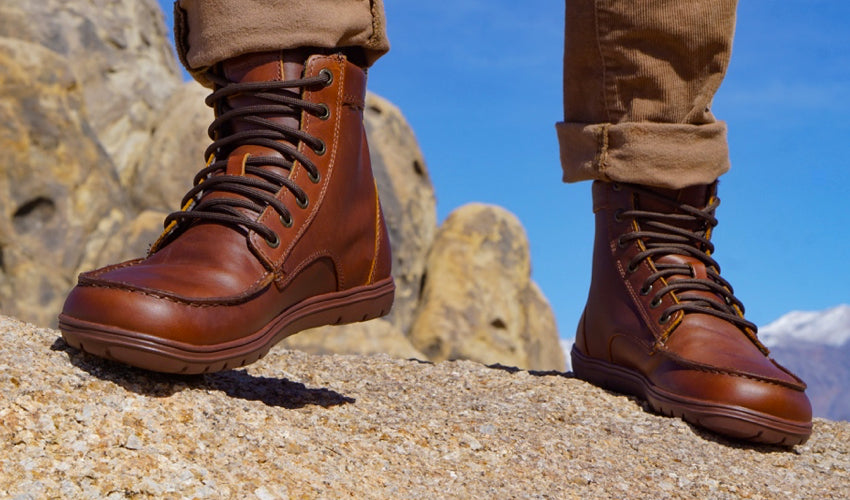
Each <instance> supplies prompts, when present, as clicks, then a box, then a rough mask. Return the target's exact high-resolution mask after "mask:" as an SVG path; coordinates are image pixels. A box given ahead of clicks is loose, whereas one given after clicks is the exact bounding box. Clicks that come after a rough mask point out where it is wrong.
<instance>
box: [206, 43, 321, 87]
mask: <svg viewBox="0 0 850 500" xmlns="http://www.w3.org/2000/svg"><path fill="white" fill-rule="evenodd" d="M305 58H306V56H305V55H304V54H302V53H301V51H297V50H286V51H277V50H275V51H271V52H259V53H254V54H245V55H242V56H237V57H234V58H231V59H228V60H226V61H224V62H223V63H222V71H223V73H224V76H225V78H227V79H228V80H229V81H231V82H234V83H246V82H269V81H282V80H294V79H297V78H301V76H302V75H303V73H304V59H305Z"/></svg>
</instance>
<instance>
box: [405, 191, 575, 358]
mask: <svg viewBox="0 0 850 500" xmlns="http://www.w3.org/2000/svg"><path fill="white" fill-rule="evenodd" d="M530 275H531V262H530V255H529V247H528V239H527V237H526V235H525V231H524V229H523V227H522V224H520V222H519V220H518V219H517V218H516V217H515V216H514V215H513V214H511V213H509V212H508V211H506V210H505V209H502V208H499V207H495V206H492V205H483V204H469V205H465V206H463V207H461V208H458V209H457V210H455V211H454V212H452V213H451V214H450V215H449V217H448V218H447V219H446V221H445V222H444V223H443V225H442V227H440V230H439V232H438V233H437V236H436V237H435V240H434V244H433V246H432V247H431V252H430V254H429V256H428V263H427V267H426V275H425V286H424V289H423V293H422V299H421V305H420V307H419V309H418V312H417V317H416V320H415V321H414V324H413V327H412V328H411V331H410V334H409V337H410V340H411V343H412V344H413V345H414V347H416V348H417V349H419V350H420V351H422V352H423V353H424V354H425V355H426V356H428V358H429V359H431V360H434V361H442V360H446V359H471V360H474V361H479V362H482V363H485V364H493V363H499V364H503V365H510V366H518V367H521V368H531V369H535V370H562V369H563V367H564V363H565V362H564V359H563V353H562V352H561V349H560V346H559V342H558V333H557V330H556V329H555V328H554V321H553V320H552V319H551V318H547V317H546V315H547V314H549V315H551V310H550V309H549V308H548V305H546V303H545V300H541V298H540V296H539V291H538V290H536V289H535V288H532V284H531V278H530ZM529 304H531V305H529ZM543 329H547V330H546V331H542V330H543ZM538 350H539V351H543V352H548V353H552V355H548V354H547V355H545V356H542V355H539V354H537V352H536V351H538ZM537 363H539V364H537Z"/></svg>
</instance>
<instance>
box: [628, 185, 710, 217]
mask: <svg viewBox="0 0 850 500" xmlns="http://www.w3.org/2000/svg"><path fill="white" fill-rule="evenodd" d="M713 186H714V185H713V184H705V185H699V186H691V187H687V188H684V189H661V188H652V192H653V193H655V194H657V195H658V196H657V197H656V196H652V195H643V194H641V196H640V201H639V202H638V203H639V206H640V209H641V210H647V211H650V212H661V213H685V212H683V211H682V210H681V209H680V208H679V207H680V206H681V205H690V206H692V207H694V208H700V209H701V208H705V207H706V206H707V205H708V204H709V202H710V201H711V197H712V196H714V188H713Z"/></svg>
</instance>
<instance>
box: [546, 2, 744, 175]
mask: <svg viewBox="0 0 850 500" xmlns="http://www.w3.org/2000/svg"><path fill="white" fill-rule="evenodd" d="M736 3H737V2H736V0H628V1H623V0H567V2H566V25H565V32H566V33H565V47H564V121H563V122H562V123H558V124H557V125H556V127H557V131H558V137H559V140H560V143H561V163H562V166H563V169H564V181H566V182H576V181H582V180H590V179H598V180H606V181H620V182H631V183H637V184H644V185H649V186H656V187H666V188H674V189H678V188H682V187H685V186H690V185H695V184H706V183H710V182H712V181H714V180H715V179H716V178H717V177H718V176H720V175H721V174H722V173H724V172H726V171H727V170H728V169H729V158H728V156H729V154H728V145H727V142H726V126H725V124H724V123H722V122H718V121H717V120H715V118H714V116H713V114H712V113H711V110H710V107H711V101H712V99H713V97H714V94H715V92H716V91H717V89H718V87H719V86H720V83H721V82H722V80H723V77H724V75H725V74H726V69H727V67H728V64H729V56H730V53H731V47H732V37H733V34H734V30H735V9H736Z"/></svg>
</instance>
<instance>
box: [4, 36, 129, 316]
mask: <svg viewBox="0 0 850 500" xmlns="http://www.w3.org/2000/svg"><path fill="white" fill-rule="evenodd" d="M0 68H2V71H0V123H2V126H0V151H2V160H0V161H1V162H2V163H0V307H2V309H3V310H4V311H14V312H15V314H19V315H22V316H23V317H26V318H28V319H33V320H37V321H39V322H40V323H42V324H51V322H52V321H53V318H54V317H55V311H57V310H58V309H59V307H61V304H62V301H64V298H65V294H66V293H67V290H68V289H69V288H70V286H71V284H72V283H74V282H75V278H76V275H75V271H76V269H77V266H78V264H79V262H80V260H81V259H82V256H83V251H84V247H85V243H86V241H87V239H88V236H89V234H91V233H92V232H93V231H94V230H95V229H96V227H97V226H98V224H100V222H101V220H103V219H106V218H110V217H111V218H113V219H116V220H123V218H124V217H125V216H126V215H127V214H128V212H127V210H126V204H125V203H123V201H122V199H123V195H122V193H121V189H120V187H119V186H118V182H117V178H116V176H115V173H114V171H113V168H112V162H111V160H110V158H109V157H108V156H107V155H106V153H105V152H104V151H103V149H102V148H101V146H100V143H99V142H98V139H97V137H96V136H95V134H94V133H93V132H92V130H91V129H90V128H89V124H88V122H87V121H86V117H85V111H84V104H83V97H82V91H81V88H80V85H79V82H78V81H77V78H76V76H75V75H74V73H73V71H71V68H70V67H69V65H68V62H67V61H66V60H65V59H64V58H63V57H61V56H59V55H57V54H56V53H55V52H52V51H50V50H48V49H45V48H43V47H41V46H40V45H35V44H31V43H27V42H22V41H20V40H13V39H10V38H0Z"/></svg>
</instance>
